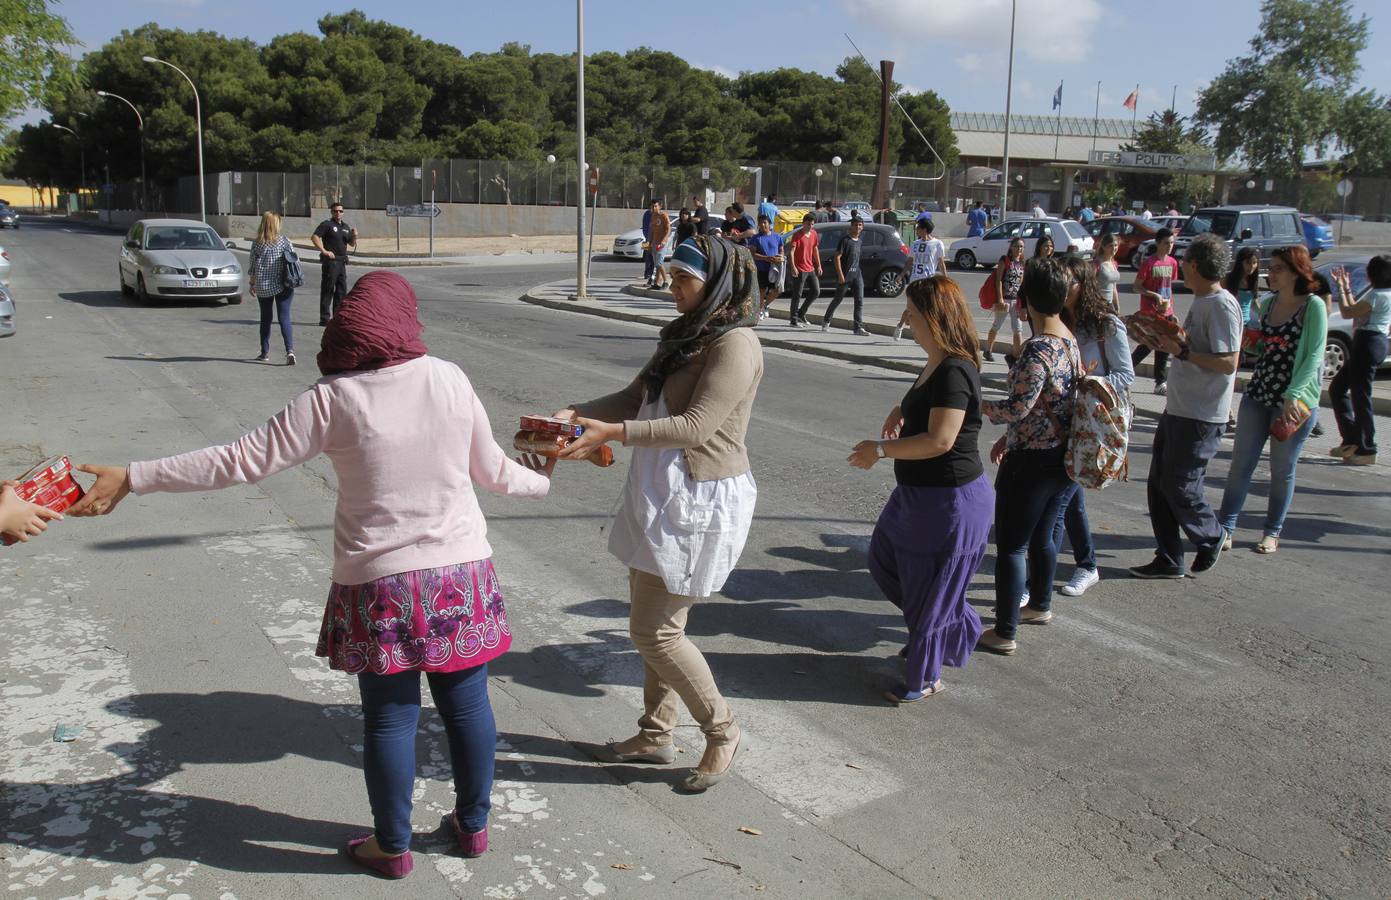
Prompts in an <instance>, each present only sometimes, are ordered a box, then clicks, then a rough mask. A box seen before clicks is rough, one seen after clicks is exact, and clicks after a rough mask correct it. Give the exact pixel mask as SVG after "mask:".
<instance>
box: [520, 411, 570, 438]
mask: <svg viewBox="0 0 1391 900" xmlns="http://www.w3.org/2000/svg"><path fill="white" fill-rule="evenodd" d="M521 430H522V431H535V432H539V433H541V434H559V435H563V436H565V437H568V438H577V437H579V436H580V435H582V434H584V426H583V425H580V424H579V423H578V422H572V421H570V420H569V419H558V418H556V417H555V416H522V423H521Z"/></svg>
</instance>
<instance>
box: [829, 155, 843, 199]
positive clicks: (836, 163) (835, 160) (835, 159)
mask: <svg viewBox="0 0 1391 900" xmlns="http://www.w3.org/2000/svg"><path fill="white" fill-rule="evenodd" d="M840 162H841V160H840V157H839V156H832V157H831V168H833V169H835V170H836V190H835V200H836V202H837V203H839V202H840Z"/></svg>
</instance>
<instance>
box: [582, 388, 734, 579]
mask: <svg viewBox="0 0 1391 900" xmlns="http://www.w3.org/2000/svg"><path fill="white" fill-rule="evenodd" d="M667 415H668V413H667V408H666V401H665V400H663V399H662V398H661V397H660V396H659V397H658V398H657V400H656V401H655V402H651V403H647V404H644V405H643V407H642V410H641V411H640V412H639V413H638V419H639V420H648V419H662V418H666V416H667ZM757 500H758V486H757V485H756V484H754V480H753V474H752V473H751V472H745V473H743V474H742V475H732V476H730V477H728V478H721V479H719V480H718V481H695V480H693V479H692V478H691V474H690V471H689V470H688V469H687V468H686V459H685V457H684V456H683V455H682V453H681V451H680V450H679V449H674V448H673V449H659V448H656V447H636V448H634V449H633V458H632V463H631V464H630V465H629V467H628V481H627V484H625V485H624V487H623V496H622V497H621V498H620V506H619V510H618V513H617V515H616V516H615V517H614V521H613V530H612V531H611V532H610V534H609V552H610V553H612V554H613V555H614V556H615V557H616V558H617V559H618V561H619V562H621V563H623V564H624V565H626V566H628V567H629V568H633V569H638V570H639V571H642V572H647V573H649V574H652V575H657V576H660V577H661V579H662V581H663V582H665V584H666V589H667V590H668V591H670V592H671V593H673V594H678V595H680V596H684V597H708V596H710V595H711V594H713V593H714V592H716V591H718V590H719V589H720V588H722V587H724V583H725V579H726V578H728V577H729V573H730V572H732V571H733V570H734V566H735V565H736V564H737V563H738V562H739V554H741V553H743V552H744V542H745V541H746V540H747V539H748V536H749V526H750V525H751V524H752V523H753V510H754V505H755V503H756V502H757Z"/></svg>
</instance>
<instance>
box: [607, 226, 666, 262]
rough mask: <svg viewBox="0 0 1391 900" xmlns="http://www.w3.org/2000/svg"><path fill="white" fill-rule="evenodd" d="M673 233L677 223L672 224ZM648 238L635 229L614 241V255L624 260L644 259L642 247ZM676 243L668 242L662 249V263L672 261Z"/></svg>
mask: <svg viewBox="0 0 1391 900" xmlns="http://www.w3.org/2000/svg"><path fill="white" fill-rule="evenodd" d="M671 227H672V229H673V231H674V230H675V228H676V223H675V222H672V225H671ZM646 240H647V238H645V237H643V236H642V229H641V228H634V229H633V230H632V231H625V232H623V233H622V234H620V235H619V236H618V237H616V238H614V239H613V255H614V256H621V257H623V258H624V259H642V254H643V249H642V245H643V243H644V242H645V241H646ZM675 245H676V242H675V241H672V240H668V241H667V243H666V246H665V247H663V248H662V262H666V261H667V260H669V259H671V255H672V254H673V253H675V252H676V246H675Z"/></svg>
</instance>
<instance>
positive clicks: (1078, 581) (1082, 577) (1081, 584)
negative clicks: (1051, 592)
mask: <svg viewBox="0 0 1391 900" xmlns="http://www.w3.org/2000/svg"><path fill="white" fill-rule="evenodd" d="M1100 580H1101V573H1100V572H1098V571H1097V570H1096V569H1084V568H1082V567H1081V566H1078V567H1077V568H1075V569H1073V570H1072V577H1071V578H1069V579H1068V582H1067V584H1065V585H1063V586H1062V587H1061V588H1059V589H1058V590H1059V591H1061V592H1062V594H1063V595H1065V596H1068V597H1080V596H1082V595H1083V594H1085V593H1086V592H1087V588H1089V587H1091V586H1092V585H1094V584H1096V583H1097V582H1098V581H1100Z"/></svg>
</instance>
